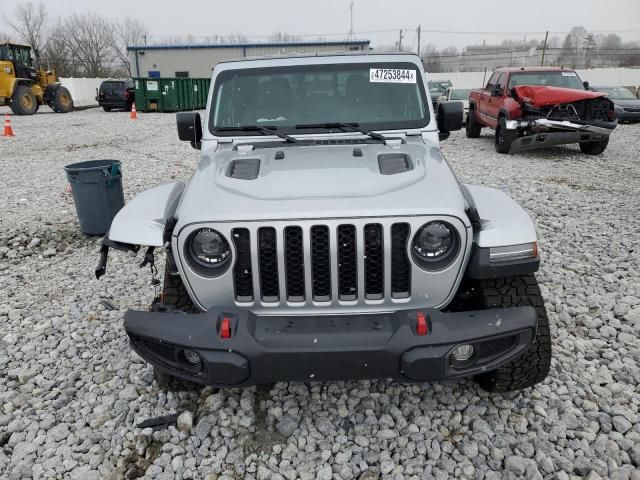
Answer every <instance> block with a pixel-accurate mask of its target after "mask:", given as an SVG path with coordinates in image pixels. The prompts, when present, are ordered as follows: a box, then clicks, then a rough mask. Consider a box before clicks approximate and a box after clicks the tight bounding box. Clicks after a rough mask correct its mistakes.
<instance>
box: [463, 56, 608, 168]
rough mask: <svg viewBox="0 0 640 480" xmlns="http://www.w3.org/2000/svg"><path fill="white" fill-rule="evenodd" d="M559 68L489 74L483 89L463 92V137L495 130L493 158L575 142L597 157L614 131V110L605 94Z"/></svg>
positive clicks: (498, 70) (501, 70)
mask: <svg viewBox="0 0 640 480" xmlns="http://www.w3.org/2000/svg"><path fill="white" fill-rule="evenodd" d="M588 87H589V85H588V83H587V82H582V81H581V80H580V77H579V76H578V74H577V73H576V72H575V71H573V70H570V69H566V68H562V67H537V68H536V67H510V68H499V69H497V70H495V71H494V72H493V74H492V75H491V78H490V79H489V81H488V82H487V85H486V87H485V88H476V89H473V90H471V92H470V93H469V113H468V117H467V137H468V138H477V137H479V136H480V131H481V129H482V127H489V128H492V129H494V130H495V146H496V151H498V152H499V153H515V152H520V151H524V150H532V149H535V148H540V147H547V146H551V145H562V144H569V143H577V144H579V145H580V150H582V152H583V153H586V154H589V155H598V154H600V153H602V152H604V150H605V149H606V148H607V144H608V143H609V135H610V134H611V132H612V131H613V129H614V128H616V125H617V122H616V120H615V113H614V112H615V111H614V105H613V102H611V100H609V99H608V98H607V97H606V95H605V94H603V93H598V92H590V91H588Z"/></svg>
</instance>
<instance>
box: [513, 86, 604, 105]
mask: <svg viewBox="0 0 640 480" xmlns="http://www.w3.org/2000/svg"><path fill="white" fill-rule="evenodd" d="M513 90H515V91H516V95H518V98H519V99H520V100H522V101H524V102H526V103H529V104H531V105H533V106H535V107H547V106H549V105H557V104H559V103H570V102H577V101H578V100H590V99H592V98H598V97H604V96H605V94H604V93H600V92H589V91H587V90H575V89H573V88H562V87H544V86H537V85H517V86H515V87H513Z"/></svg>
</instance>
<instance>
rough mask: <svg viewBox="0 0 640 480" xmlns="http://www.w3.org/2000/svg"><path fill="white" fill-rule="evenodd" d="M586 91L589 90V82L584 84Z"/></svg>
mask: <svg viewBox="0 0 640 480" xmlns="http://www.w3.org/2000/svg"><path fill="white" fill-rule="evenodd" d="M582 85H583V86H584V89H585V90H589V82H582Z"/></svg>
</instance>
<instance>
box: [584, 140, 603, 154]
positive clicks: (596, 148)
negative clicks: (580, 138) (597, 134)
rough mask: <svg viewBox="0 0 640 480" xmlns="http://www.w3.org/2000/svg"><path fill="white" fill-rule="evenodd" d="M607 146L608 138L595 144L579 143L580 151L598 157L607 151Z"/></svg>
mask: <svg viewBox="0 0 640 480" xmlns="http://www.w3.org/2000/svg"><path fill="white" fill-rule="evenodd" d="M607 145H609V137H607V138H603V139H602V140H598V141H597V142H580V151H581V152H582V153H586V154H587V155H600V154H601V153H602V152H604V151H605V150H606V149H607Z"/></svg>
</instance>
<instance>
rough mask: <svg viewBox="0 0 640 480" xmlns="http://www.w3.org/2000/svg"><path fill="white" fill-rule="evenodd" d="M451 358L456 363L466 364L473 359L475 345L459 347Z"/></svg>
mask: <svg viewBox="0 0 640 480" xmlns="http://www.w3.org/2000/svg"><path fill="white" fill-rule="evenodd" d="M451 356H452V357H453V359H454V360H455V361H456V362H466V361H467V360H469V359H470V358H471V357H473V345H468V344H464V345H458V346H457V347H456V348H454V349H453V352H451Z"/></svg>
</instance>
